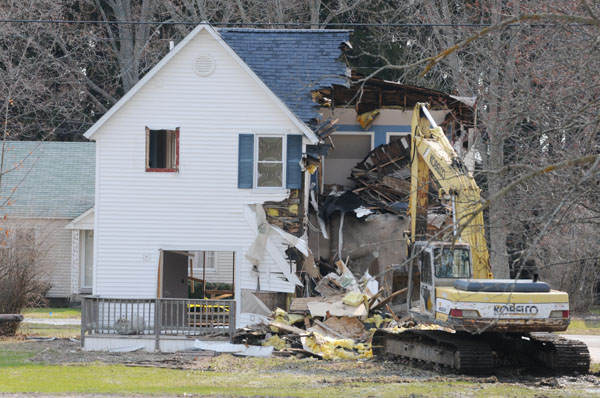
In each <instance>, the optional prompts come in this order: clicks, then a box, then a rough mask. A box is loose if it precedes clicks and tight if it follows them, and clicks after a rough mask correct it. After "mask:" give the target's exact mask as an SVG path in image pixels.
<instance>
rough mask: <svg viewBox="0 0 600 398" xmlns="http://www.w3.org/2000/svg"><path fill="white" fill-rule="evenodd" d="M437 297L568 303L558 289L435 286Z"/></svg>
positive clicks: (483, 301)
mask: <svg viewBox="0 0 600 398" xmlns="http://www.w3.org/2000/svg"><path fill="white" fill-rule="evenodd" d="M435 294H436V297H437V298H444V299H446V300H450V301H455V302H459V301H463V302H471V303H515V304H531V303H539V304H542V303H568V302H569V295H568V294H567V293H565V292H560V291H558V290H551V291H549V292H548V293H518V292H517V293H511V292H506V293H504V292H467V291H465V290H458V289H455V288H453V287H437V288H436V289H435Z"/></svg>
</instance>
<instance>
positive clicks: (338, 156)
mask: <svg viewBox="0 0 600 398" xmlns="http://www.w3.org/2000/svg"><path fill="white" fill-rule="evenodd" d="M330 138H331V140H332V141H333V145H334V147H335V148H331V149H330V150H329V154H328V155H327V156H326V157H325V166H324V169H323V170H324V173H323V175H324V183H325V184H339V185H344V186H353V185H354V183H353V182H352V181H351V180H349V179H348V177H350V173H351V172H352V168H353V167H354V166H356V164H357V163H358V162H360V161H362V160H363V159H364V158H365V156H367V154H368V153H369V152H370V151H371V149H372V148H371V135H368V134H359V133H353V134H332V135H331V136H330Z"/></svg>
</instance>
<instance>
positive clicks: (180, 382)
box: [0, 359, 585, 398]
mask: <svg viewBox="0 0 600 398" xmlns="http://www.w3.org/2000/svg"><path fill="white" fill-rule="evenodd" d="M248 361H252V360H251V359H248ZM0 380H2V383H1V384H0V391H2V392H9V393H18V392H22V393H46V394H63V393H66V394H69V393H71V394H72V393H93V394H133V393H135V394H143V395H159V394H160V395H175V394H177V395H181V394H183V393H188V394H190V393H192V394H214V395H219V396H281V395H284V396H295V397H319V398H321V397H325V396H352V397H353V398H358V397H368V396H374V395H376V396H378V397H398V396H427V397H447V396H456V397H458V396H473V397H520V398H521V397H522V398H526V397H535V396H539V394H540V393H543V396H547V397H553V396H557V397H558V396H564V391H561V390H560V389H539V388H537V389H536V388H532V387H526V386H522V385H515V384H501V383H477V382H476V380H467V381H464V380H444V379H439V378H435V379H432V380H430V381H410V382H408V381H404V380H400V379H398V378H391V379H390V378H388V379H378V378H375V379H373V381H371V380H370V379H369V378H368V377H365V378H344V377H340V376H329V375H319V376H315V375H305V374H289V373H281V372H268V371H264V370H262V369H260V367H258V366H257V367H256V368H255V369H254V370H251V371H245V372H237V371H236V372H214V371H200V370H172V369H156V368H139V367H126V366H123V365H102V364H91V365H67V366H57V365H34V364H30V365H22V366H15V367H10V368H6V367H3V368H0ZM569 393H570V394H572V395H577V394H579V395H581V396H584V395H585V394H584V392H583V391H578V390H576V389H572V390H570V391H569Z"/></svg>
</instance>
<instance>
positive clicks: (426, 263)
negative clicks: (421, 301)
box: [421, 251, 433, 285]
mask: <svg viewBox="0 0 600 398" xmlns="http://www.w3.org/2000/svg"><path fill="white" fill-rule="evenodd" d="M421 282H423V283H425V284H427V285H432V284H433V276H432V275H431V254H429V252H427V251H423V252H422V253H421Z"/></svg>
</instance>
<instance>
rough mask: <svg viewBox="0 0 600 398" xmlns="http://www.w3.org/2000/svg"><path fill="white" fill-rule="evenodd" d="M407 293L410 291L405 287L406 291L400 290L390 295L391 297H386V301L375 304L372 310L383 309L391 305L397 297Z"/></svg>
mask: <svg viewBox="0 0 600 398" xmlns="http://www.w3.org/2000/svg"><path fill="white" fill-rule="evenodd" d="M407 291H408V288H407V287H405V288H404V289H400V290H397V291H395V292H394V293H392V294H390V296H389V297H386V298H385V299H383V300H382V301H380V302H379V303H377V304H375V305H374V306H373V308H371V310H377V309H379V308H381V307H383V306H384V305H386V304H388V303H390V302H391V301H392V300H393V299H394V298H395V297H398V296H399V295H401V294H402V293H406V292H407Z"/></svg>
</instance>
